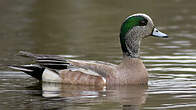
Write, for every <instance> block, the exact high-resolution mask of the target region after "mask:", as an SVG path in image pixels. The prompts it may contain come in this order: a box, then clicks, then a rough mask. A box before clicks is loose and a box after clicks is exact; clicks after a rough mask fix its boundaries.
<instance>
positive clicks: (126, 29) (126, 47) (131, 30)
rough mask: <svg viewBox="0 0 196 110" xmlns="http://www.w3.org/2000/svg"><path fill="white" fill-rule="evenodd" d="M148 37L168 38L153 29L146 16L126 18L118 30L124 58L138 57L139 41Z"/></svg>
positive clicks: (140, 14)
mask: <svg viewBox="0 0 196 110" xmlns="http://www.w3.org/2000/svg"><path fill="white" fill-rule="evenodd" d="M148 36H154V37H159V38H167V37H168V36H167V34H164V33H162V32H160V31H159V30H158V29H157V28H155V26H154V24H153V21H152V19H151V18H150V17H149V16H148V15H146V14H142V13H138V14H133V15H131V16H129V17H127V18H126V19H125V21H124V22H123V24H122V25H121V30H120V42H121V47H122V51H123V53H124V54H125V55H126V56H130V55H131V56H132V57H139V47H140V41H141V39H143V38H146V37H148ZM134 54H135V55H134Z"/></svg>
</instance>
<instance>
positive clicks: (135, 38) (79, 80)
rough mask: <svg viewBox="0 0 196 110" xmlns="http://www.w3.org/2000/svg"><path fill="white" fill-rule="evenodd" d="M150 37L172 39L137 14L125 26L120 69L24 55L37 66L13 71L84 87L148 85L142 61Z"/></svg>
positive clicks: (101, 63) (21, 67)
mask: <svg viewBox="0 0 196 110" xmlns="http://www.w3.org/2000/svg"><path fill="white" fill-rule="evenodd" d="M148 36H155V37H159V38H167V37H168V36H167V35H166V34H164V33H162V32H160V31H159V30H158V29H156V28H155V26H154V24H153V21H152V19H151V18H150V17H149V16H148V15H146V14H134V15H131V16H129V17H127V18H126V19H125V21H124V22H123V23H122V25H121V29H120V43H121V49H122V52H123V59H122V62H121V63H120V64H119V65H116V64H111V63H106V62H101V61H84V60H71V59H64V58H63V57H60V56H55V55H41V54H32V53H29V52H20V54H21V55H23V56H27V57H32V58H33V59H34V60H35V61H36V63H37V64H32V65H22V66H9V67H11V68H13V69H16V70H21V71H23V72H25V73H27V74H29V75H31V76H32V77H34V78H36V79H38V80H39V81H43V82H55V83H65V84H80V85H128V84H147V82H148V72H147V70H146V68H145V66H144V64H143V62H142V60H141V59H140V58H139V57H140V55H139V53H140V43H141V40H142V39H143V38H145V37H148Z"/></svg>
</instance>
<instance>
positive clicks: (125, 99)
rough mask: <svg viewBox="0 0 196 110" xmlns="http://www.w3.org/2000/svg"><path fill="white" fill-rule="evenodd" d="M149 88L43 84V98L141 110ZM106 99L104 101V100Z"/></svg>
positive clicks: (125, 109) (142, 86) (143, 86)
mask: <svg viewBox="0 0 196 110" xmlns="http://www.w3.org/2000/svg"><path fill="white" fill-rule="evenodd" d="M146 90H147V86H145V85H141V86H107V88H106V87H95V86H76V85H62V84H54V83H43V84H42V91H43V92H42V96H43V97H47V98H57V97H61V98H65V99H67V100H70V101H71V102H74V103H89V102H91V101H90V100H91V99H93V100H94V101H93V102H91V103H94V102H96V103H111V104H112V103H119V104H120V105H122V109H123V110H139V108H140V105H142V104H144V103H145V102H146V97H147V95H146ZM103 99H104V100H103Z"/></svg>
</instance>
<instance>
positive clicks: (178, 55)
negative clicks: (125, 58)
mask: <svg viewBox="0 0 196 110" xmlns="http://www.w3.org/2000/svg"><path fill="white" fill-rule="evenodd" d="M195 4H196V1H195V0H123V1H120V0H77V1H74V0H58V1H55V0H1V1H0V7H1V10H0V38H1V39H0V53H1V54H0V62H1V64H3V65H6V64H25V63H30V62H31V61H30V60H28V59H25V58H21V57H18V56H16V53H17V52H18V51H19V50H26V51H31V52H34V53H42V54H60V55H66V57H68V58H75V59H90V60H101V61H108V62H112V63H116V64H118V63H119V62H120V61H121V50H120V45H119V37H118V35H119V28H120V25H121V23H122V21H123V20H124V18H125V17H127V16H128V15H131V14H133V13H138V12H142V13H146V14H148V15H150V16H151V17H152V19H153V21H154V24H156V25H157V27H158V28H159V29H160V30H161V31H163V32H165V33H167V34H168V35H169V39H157V38H148V39H144V41H143V42H142V48H141V51H142V52H141V55H142V59H143V61H144V63H145V65H146V67H147V68H148V70H149V77H150V81H149V85H148V87H146V86H125V87H107V88H98V87H86V86H70V85H57V84H45V83H44V84H39V83H37V82H36V81H35V80H34V79H32V78H30V77H29V76H27V75H25V74H23V73H21V72H13V71H11V70H9V69H8V68H6V67H4V66H1V67H0V68H1V69H0V70H1V72H0V109H1V110H10V109H15V110H42V109H46V110H103V109H105V110H121V109H124V110H185V109H186V110H195V108H196V74H195V73H196V49H195V47H196V13H195V12H196V5H195Z"/></svg>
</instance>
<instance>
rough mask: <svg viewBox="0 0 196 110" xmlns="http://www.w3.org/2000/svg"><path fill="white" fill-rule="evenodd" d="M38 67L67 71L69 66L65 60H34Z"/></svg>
mask: <svg viewBox="0 0 196 110" xmlns="http://www.w3.org/2000/svg"><path fill="white" fill-rule="evenodd" d="M36 61H37V63H39V64H40V65H42V66H44V67H47V68H50V69H58V70H60V69H67V68H68V67H69V66H70V64H69V63H67V61H66V60H64V59H63V60H61V59H56V58H40V59H37V60H36Z"/></svg>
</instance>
